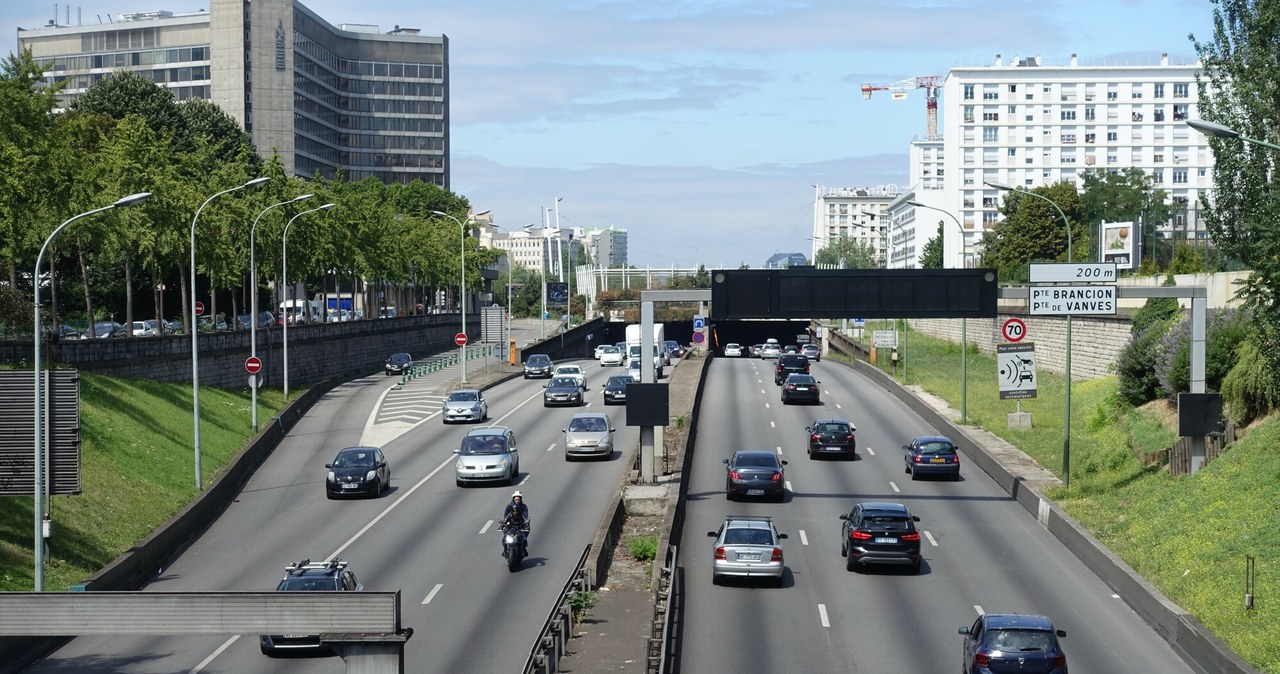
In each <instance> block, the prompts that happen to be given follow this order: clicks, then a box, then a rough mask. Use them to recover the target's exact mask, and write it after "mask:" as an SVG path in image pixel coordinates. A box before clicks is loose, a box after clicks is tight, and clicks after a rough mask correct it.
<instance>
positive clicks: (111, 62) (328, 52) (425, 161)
mask: <svg viewBox="0 0 1280 674" xmlns="http://www.w3.org/2000/svg"><path fill="white" fill-rule="evenodd" d="M18 46H19V48H21V49H26V48H30V49H31V51H32V54H33V55H34V56H35V57H36V59H38V60H39V61H40V62H41V63H43V64H44V65H45V66H46V67H47V70H46V78H47V81H48V82H49V83H51V84H52V83H61V84H63V86H64V89H63V93H62V97H61V104H62V105H66V104H67V103H69V102H70V101H71V100H73V99H74V98H75V97H76V96H78V95H80V94H82V93H83V92H84V91H85V90H86V89H88V88H89V87H90V86H92V84H93V83H94V82H97V81H99V80H101V79H102V78H103V77H106V76H107V75H109V74H111V73H112V72H115V71H117V70H129V71H133V72H137V73H138V74H140V75H142V76H144V77H147V78H148V79H150V80H152V81H153V82H156V83H157V84H159V85H161V86H164V87H166V88H168V89H169V90H170V91H172V92H173V94H174V96H175V98H176V99H178V100H180V101H181V100H187V99H190V98H203V99H206V100H210V101H213V102H214V103H216V104H218V106H220V107H221V108H222V109H223V110H224V111H226V112H227V113H228V114H229V115H231V116H232V117H233V118H235V119H236V121H238V122H239V123H240V124H241V125H242V126H243V127H244V128H245V130H246V131H248V132H249V134H250V135H251V136H252V138H253V142H254V145H255V147H256V148H257V150H258V152H260V153H261V154H263V155H264V156H270V155H271V153H272V151H273V150H275V151H278V152H279V153H280V156H281V159H282V161H283V162H284V164H285V168H286V170H287V171H289V172H290V173H292V174H294V175H298V176H301V177H304V178H310V177H313V176H319V175H324V176H330V177H331V176H333V175H334V174H335V173H336V172H337V171H338V170H341V171H342V172H343V173H344V175H345V176H346V177H347V178H348V179H350V180H361V179H364V178H367V177H375V178H377V179H379V180H381V181H383V182H386V183H393V182H399V183H404V182H409V181H412V180H415V179H421V180H423V181H426V182H430V183H433V184H436V185H439V186H441V187H443V188H445V189H448V187H449V79H448V74H449V58H448V54H449V43H448V38H446V37H444V36H429V35H422V34H421V31H420V30H419V29H416V28H402V27H400V26H395V27H394V28H393V29H392V30H390V31H387V32H382V31H381V30H380V28H379V27H378V26H373V25H367V24H340V25H337V26H335V25H333V24H331V23H329V22H328V21H326V20H325V19H323V18H321V17H320V16H318V15H316V14H315V13H314V12H312V11H311V10H310V9H308V8H307V7H306V6H305V5H303V4H302V3H300V2H297V1H295V0H210V7H209V10H208V11H203V10H201V11H198V12H185V13H175V12H169V11H154V12H135V13H124V14H118V15H115V16H110V15H108V16H107V20H106V21H103V20H102V19H101V18H99V19H98V23H92V24H87V25H84V24H81V23H80V22H79V17H77V20H76V22H75V24H74V25H73V24H72V19H71V16H70V11H69V10H68V12H67V15H66V18H65V20H64V21H61V22H60V21H59V20H58V19H57V17H55V18H54V19H53V20H52V21H50V25H47V26H44V27H40V28H34V29H22V28H19V29H18Z"/></svg>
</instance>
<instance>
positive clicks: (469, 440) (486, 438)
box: [462, 435, 507, 454]
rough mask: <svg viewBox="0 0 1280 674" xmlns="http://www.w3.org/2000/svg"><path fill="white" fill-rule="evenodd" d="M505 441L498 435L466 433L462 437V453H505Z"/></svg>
mask: <svg viewBox="0 0 1280 674" xmlns="http://www.w3.org/2000/svg"><path fill="white" fill-rule="evenodd" d="M506 452H507V443H506V441H504V440H503V439H502V436H500V435H468V436H467V437H465V438H463V439H462V453H463V454H505V453H506Z"/></svg>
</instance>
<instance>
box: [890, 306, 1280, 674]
mask: <svg viewBox="0 0 1280 674" xmlns="http://www.w3.org/2000/svg"><path fill="white" fill-rule="evenodd" d="M871 323H872V322H871V321H868V325H867V328H868V330H867V333H866V334H867V335H868V337H869V336H870V329H871V328H872V327H873V326H872V325H871ZM878 327H880V328H881V329H887V328H888V327H890V326H889V325H882V326H878ZM907 347H908V349H907V350H908V355H907V357H908V358H909V359H910V361H909V365H908V375H909V379H908V381H907V383H908V384H914V385H919V386H920V387H922V388H923V389H925V390H927V391H930V392H932V393H934V394H935V395H938V396H940V397H942V398H944V399H946V400H947V401H948V402H949V403H950V404H951V406H952V407H953V408H954V409H956V410H959V408H960V378H959V377H958V376H957V375H958V374H959V372H960V358H961V349H960V346H959V344H953V343H950V342H946V341H942V340H937V339H933V338H930V337H927V336H924V335H921V334H919V333H914V332H913V333H911V335H910V340H909V342H908V344H907ZM886 361H887V359H880V362H879V363H877V365H878V366H879V367H882V368H884V369H885V370H886V371H888V364H887V362H886ZM968 369H969V386H968V394H969V395H968V398H969V400H968V412H969V417H970V423H972V424H974V425H977V426H981V427H983V428H985V429H986V430H988V431H990V432H992V433H994V434H996V435H998V436H1000V437H1002V438H1004V439H1005V440H1007V441H1008V442H1010V443H1011V444H1013V445H1015V446H1017V447H1019V448H1020V449H1022V450H1023V451H1024V452H1026V453H1027V454H1028V455H1030V456H1031V457H1032V458H1034V459H1035V460H1036V461H1037V462H1039V463H1040V465H1042V466H1044V467H1046V468H1048V469H1050V470H1052V471H1053V472H1054V473H1056V474H1058V475H1059V476H1061V474H1062V440H1063V432H1062V429H1063V394H1064V386H1063V378H1062V377H1061V376H1057V375H1054V374H1052V373H1048V372H1046V371H1044V370H1043V369H1041V370H1040V371H1039V372H1038V373H1037V384H1038V392H1039V397H1038V398H1036V399H1034V400H1028V401H1023V403H1022V409H1023V411H1026V412H1031V413H1032V415H1033V424H1034V427H1033V428H1032V429H1031V430H1027V431H1011V430H1009V429H1008V427H1007V423H1006V419H1007V417H1006V415H1007V414H1008V413H1009V412H1013V411H1015V403H1014V402H1013V401H1002V400H1000V399H999V397H998V389H997V384H996V362H995V358H994V357H993V356H988V355H984V354H981V353H979V352H978V351H977V350H976V349H971V350H970V353H969V362H968ZM1118 401H1119V398H1118V397H1117V396H1116V378H1115V377H1103V378H1100V379H1096V380H1092V381H1079V380H1077V381H1076V382H1074V384H1073V385H1072V389H1071V409H1072V411H1071V480H1070V485H1071V486H1070V488H1069V489H1066V488H1056V489H1053V490H1050V492H1049V493H1048V494H1047V496H1048V497H1050V498H1052V499H1053V500H1055V501H1056V502H1057V503H1058V504H1060V505H1061V506H1062V507H1063V508H1064V509H1065V510H1066V511H1067V512H1068V513H1069V514H1070V515H1071V516H1072V517H1075V518H1076V519H1077V520H1078V521H1080V522H1081V523H1082V524H1083V525H1084V526H1085V527H1087V528H1088V529H1089V530H1090V531H1092V532H1093V535H1094V536H1095V537H1096V538H1097V539H1098V540H1100V541H1102V542H1103V543H1104V544H1105V545H1106V546H1107V547H1109V548H1110V549H1111V550H1112V551H1113V552H1115V553H1116V554H1118V555H1119V556H1120V557H1122V558H1123V559H1124V560H1125V562H1127V563H1128V564H1129V565H1130V566H1131V567H1133V568H1134V569H1135V570H1136V571H1137V572H1138V573H1140V574H1141V575H1143V576H1144V577H1146V578H1147V579H1148V580H1150V581H1151V582H1152V583H1153V584H1154V585H1155V586H1156V587H1158V588H1159V589H1160V590H1161V591H1162V592H1163V593H1164V594H1165V595H1166V596H1167V597H1169V599H1171V600H1172V601H1174V602H1175V603H1177V604H1178V605H1179V606H1181V607H1183V608H1184V609H1186V610H1187V611H1189V612H1190V613H1192V614H1193V615H1195V616H1196V618H1197V619H1199V620H1200V621H1201V622H1203V623H1204V624H1205V625H1206V626H1207V627H1208V628H1209V629H1210V630H1212V631H1213V632H1214V633H1215V634H1217V635H1218V636H1219V637H1220V638H1221V639H1222V640H1223V641H1224V642H1225V643H1226V644H1227V645H1228V646H1230V647H1231V648H1232V649H1233V650H1234V651H1235V652H1237V653H1239V654H1240V655H1241V656H1242V657H1244V658H1245V659H1247V660H1248V661H1249V662H1250V663H1252V664H1253V665H1254V666H1256V667H1258V668H1259V669H1262V670H1263V671H1267V672H1280V641H1277V640H1276V639H1275V637H1274V635H1276V634H1277V633H1280V569H1277V564H1276V562H1277V561H1280V516H1278V515H1280V513H1278V512H1277V510H1278V509H1280V452H1277V451H1276V447H1277V446H1280V418H1276V417H1271V418H1268V419H1265V420H1263V421H1261V422H1259V423H1255V424H1254V425H1253V426H1252V427H1251V428H1249V429H1247V430H1246V431H1244V432H1242V433H1241V435H1242V438H1241V439H1240V440H1239V441H1238V442H1237V443H1236V444H1235V445H1234V446H1233V447H1232V448H1231V449H1230V451H1228V452H1227V453H1226V454H1224V455H1223V456H1222V457H1220V458H1218V459H1217V460H1215V461H1213V462H1212V463H1210V464H1209V465H1208V466H1206V467H1205V468H1204V469H1203V470H1201V471H1199V472H1198V473H1196V474H1195V475H1194V476H1190V475H1188V476H1179V477H1170V476H1169V474H1168V471H1167V470H1166V468H1165V466H1163V465H1144V463H1143V461H1142V459H1141V457H1143V456H1149V455H1152V454H1153V453H1155V452H1156V451H1158V450H1159V449H1162V448H1164V447H1168V446H1170V445H1172V444H1173V441H1174V440H1175V439H1176V431H1175V428H1176V427H1175V425H1174V423H1173V419H1174V416H1175V415H1174V414H1173V413H1172V412H1171V410H1170V408H1169V406H1168V405H1166V404H1165V403H1164V402H1157V403H1152V404H1150V405H1148V406H1144V407H1142V408H1139V409H1133V408H1125V407H1123V406H1121V405H1119V404H1118ZM957 416H958V415H957ZM1246 555H1253V556H1254V557H1255V558H1256V560H1257V576H1256V589H1255V590H1254V592H1255V600H1254V601H1255V604H1254V605H1255V608H1254V610H1252V611H1246V610H1245V608H1244V593H1245V558H1246Z"/></svg>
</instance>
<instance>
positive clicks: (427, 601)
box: [422, 583, 444, 606]
mask: <svg viewBox="0 0 1280 674" xmlns="http://www.w3.org/2000/svg"><path fill="white" fill-rule="evenodd" d="M442 587H444V586H443V585H441V584H439V583H436V586H435V587H433V588H431V591H430V592H428V593H427V598H426V599H423V600H422V605H423V606H426V605H427V604H430V603H431V600H432V599H435V598H436V593H437V592H439V591H440V588H442Z"/></svg>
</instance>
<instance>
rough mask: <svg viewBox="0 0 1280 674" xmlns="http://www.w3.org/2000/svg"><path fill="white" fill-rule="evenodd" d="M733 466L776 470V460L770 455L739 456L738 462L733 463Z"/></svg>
mask: <svg viewBox="0 0 1280 674" xmlns="http://www.w3.org/2000/svg"><path fill="white" fill-rule="evenodd" d="M734 464H735V465H737V466H752V467H758V468H777V467H778V460H777V459H776V458H774V456H773V455H772V454H739V455H738V460H737V461H734Z"/></svg>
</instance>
